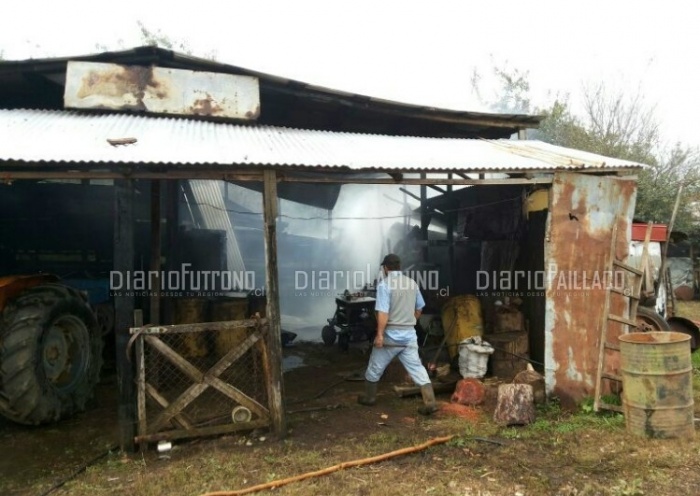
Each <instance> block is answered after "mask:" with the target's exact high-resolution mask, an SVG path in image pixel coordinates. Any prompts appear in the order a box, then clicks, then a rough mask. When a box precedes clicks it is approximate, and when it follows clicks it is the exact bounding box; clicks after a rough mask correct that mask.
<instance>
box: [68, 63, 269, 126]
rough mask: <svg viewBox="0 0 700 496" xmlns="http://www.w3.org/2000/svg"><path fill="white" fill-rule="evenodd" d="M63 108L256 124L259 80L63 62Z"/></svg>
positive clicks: (149, 67)
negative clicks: (144, 113)
mask: <svg viewBox="0 0 700 496" xmlns="http://www.w3.org/2000/svg"><path fill="white" fill-rule="evenodd" d="M63 101H64V106H65V107H66V108H74V109H109V110H133V111H137V112H148V113H155V114H170V115H195V116H196V115H198V116H210V117H222V118H229V119H238V120H255V119H257V118H258V116H259V115H260V87H259V84H258V78H255V77H250V76H237V75H232V74H220V73H213V72H200V71H187V70H180V69H166V68H163V67H154V66H136V65H133V66H125V65H117V64H106V63H97V62H74V61H71V62H68V68H67V71H66V87H65V93H64V98H63Z"/></svg>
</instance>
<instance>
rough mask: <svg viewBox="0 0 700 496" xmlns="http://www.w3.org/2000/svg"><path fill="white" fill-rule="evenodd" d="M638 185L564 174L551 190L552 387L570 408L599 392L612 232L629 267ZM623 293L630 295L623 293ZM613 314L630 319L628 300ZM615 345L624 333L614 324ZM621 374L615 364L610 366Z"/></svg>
mask: <svg viewBox="0 0 700 496" xmlns="http://www.w3.org/2000/svg"><path fill="white" fill-rule="evenodd" d="M636 191H637V187H636V182H635V181H634V180H625V179H619V178H613V177H604V176H592V175H586V174H570V173H558V174H556V175H555V177H554V181H553V183H552V200H551V208H550V214H549V227H548V233H547V236H546V239H545V268H544V270H545V274H546V276H547V279H548V280H549V281H550V282H549V283H548V284H547V287H546V319H545V383H546V386H547V390H548V392H549V393H554V394H555V395H556V396H558V397H559V398H560V399H561V400H562V401H563V402H564V403H566V404H568V405H571V404H573V403H575V402H578V401H580V400H582V399H583V398H585V397H587V396H592V395H593V392H594V389H595V378H596V370H597V366H598V354H599V347H598V344H599V339H600V333H601V328H602V324H603V320H604V304H605V297H606V289H607V286H609V285H610V284H615V285H617V283H618V280H617V279H616V276H614V275H613V274H611V273H610V272H608V271H609V268H610V264H611V261H610V252H611V246H610V244H611V243H612V230H613V225H615V224H617V243H616V246H615V258H616V259H617V260H619V261H622V262H626V261H627V257H628V254H629V242H630V235H631V219H632V215H633V213H634V206H635V199H636ZM618 289H624V288H618ZM610 305H611V306H610V312H611V313H615V314H617V315H626V311H625V309H626V306H627V301H626V298H624V297H622V296H620V295H617V294H615V293H613V294H612V296H611V300H610ZM608 332H609V340H610V342H614V339H613V338H614V336H615V335H616V334H619V333H620V332H622V326H620V325H619V324H616V323H613V322H610V323H609V327H608ZM608 364H610V366H611V367H614V364H613V360H610V361H608Z"/></svg>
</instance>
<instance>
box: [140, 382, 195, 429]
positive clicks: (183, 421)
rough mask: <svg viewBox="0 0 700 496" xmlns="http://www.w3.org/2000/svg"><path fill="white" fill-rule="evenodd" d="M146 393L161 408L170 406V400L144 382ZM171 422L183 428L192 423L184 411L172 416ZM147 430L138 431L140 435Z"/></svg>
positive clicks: (190, 425)
mask: <svg viewBox="0 0 700 496" xmlns="http://www.w3.org/2000/svg"><path fill="white" fill-rule="evenodd" d="M146 393H148V396H150V397H151V398H153V401H155V402H156V403H158V404H159V405H160V406H161V407H163V408H168V407H169V406H170V402H168V400H166V399H165V397H163V396H162V395H161V394H160V393H159V392H158V390H157V389H156V388H154V387H153V386H151V385H150V384H149V383H146ZM172 421H173V424H175V425H178V426H179V427H182V428H183V429H192V423H191V422H190V421H189V420H187V417H186V416H185V414H184V413H178V414H176V415H174V416H173V418H172ZM147 433H148V431H144V432H143V433H141V432H139V436H142V435H144V434H147Z"/></svg>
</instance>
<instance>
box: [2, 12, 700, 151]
mask: <svg viewBox="0 0 700 496" xmlns="http://www.w3.org/2000/svg"><path fill="white" fill-rule="evenodd" d="M223 5H226V6H225V7H224V6H223ZM5 7H6V8H5V12H4V14H3V15H2V18H1V19H0V50H1V51H2V53H3V56H4V58H6V59H24V58H30V57H46V56H59V55H60V56H65V55H76V54H84V53H89V52H94V51H95V50H96V46H97V45H98V44H99V45H102V46H107V47H109V48H115V49H117V48H119V47H123V48H130V47H132V46H136V45H139V44H140V41H141V37H140V32H139V29H138V27H137V21H141V22H143V23H144V25H145V26H147V27H148V28H149V29H151V30H154V31H158V30H159V31H160V32H161V33H163V34H165V35H167V36H169V37H171V38H172V39H173V40H177V41H184V42H185V43H187V45H188V46H189V47H190V49H191V50H192V51H193V52H194V54H195V55H206V54H208V53H212V52H214V53H215V54H216V58H217V60H219V61H220V62H226V63H231V64H235V65H240V66H244V67H248V68H251V69H256V70H259V71H263V72H268V73H272V74H275V75H279V76H284V77H288V78H292V79H299V80H302V81H305V82H308V83H313V84H318V85H321V86H328V87H332V88H337V89H342V90H347V91H351V92H356V93H363V94H368V95H371V96H377V97H383V98H388V99H393V100H400V101H406V102H411V103H418V104H427V105H433V106H439V107H447V108H456V109H469V110H484V108H483V107H482V106H481V104H480V102H479V101H477V100H476V99H475V97H474V95H473V94H472V92H471V89H470V88H471V85H470V80H471V76H472V73H473V71H474V69H475V68H477V69H478V70H479V71H480V72H481V73H482V74H485V75H486V74H488V73H489V72H490V71H491V68H492V67H493V65H494V63H495V64H496V65H498V66H501V67H503V66H506V65H507V66H509V67H514V68H518V69H521V70H527V71H529V74H530V81H531V84H532V90H533V96H534V97H535V101H536V103H540V104H545V103H547V101H548V100H549V99H551V98H552V96H551V95H553V94H557V93H559V94H570V95H571V98H572V100H573V101H574V102H575V101H576V100H577V98H578V96H579V95H580V94H581V88H582V85H584V84H587V83H588V84H595V83H596V82H597V81H601V80H605V81H607V82H608V84H609V85H611V86H612V87H613V88H615V89H618V88H622V89H624V90H625V91H630V92H635V91H637V88H641V91H642V92H643V93H644V95H645V96H646V101H647V102H648V104H650V105H656V107H657V111H658V115H659V118H660V120H661V122H662V125H663V132H664V136H665V138H666V139H667V140H668V141H684V142H687V143H691V144H695V145H700V135H699V133H698V131H697V129H696V128H695V126H694V125H693V124H694V123H691V118H693V117H694V116H696V115H700V100H698V98H696V92H697V90H698V89H700V66H699V64H698V56H697V54H698V49H700V29H699V28H698V19H700V12H699V10H700V9H698V7H697V6H696V4H695V3H693V2H691V1H687V2H686V1H683V2H681V1H666V2H644V1H636V2H632V1H615V2H613V1H612V0H608V1H606V2H603V1H598V0H589V1H586V2H575V3H574V2H562V1H556V2H555V1H551V2H550V1H542V2H537V1H529V2H524V1H502V2H466V1H462V2H456V1H455V2H447V1H440V0H431V1H426V2H411V1H401V2H399V1H397V2H393V1H380V0H374V1H366V0H353V1H350V2H344V1H343V2H341V1H331V0H326V1H312V0H303V1H295V0H286V1H272V0H250V1H229V2H212V1H207V0H199V1H196V2H177V3H176V2H172V1H170V2H160V1H158V2H156V1H151V2H146V1H144V0H140V1H131V0H122V1H120V2H99V1H97V0H91V1H64V2H55V1H41V2H40V1H31V0H24V1H23V2H13V4H12V9H8V8H7V6H5Z"/></svg>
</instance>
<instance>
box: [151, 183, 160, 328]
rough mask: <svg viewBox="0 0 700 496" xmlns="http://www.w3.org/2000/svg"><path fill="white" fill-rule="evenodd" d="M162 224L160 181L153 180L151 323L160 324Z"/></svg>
mask: <svg viewBox="0 0 700 496" xmlns="http://www.w3.org/2000/svg"><path fill="white" fill-rule="evenodd" d="M161 232H162V226H161V223H160V181H158V180H151V273H150V276H151V281H150V282H151V286H150V287H151V288H153V291H151V302H150V303H151V305H150V319H149V320H150V323H151V324H153V325H157V324H159V323H160V293H161V291H160V268H161V267H160V261H161Z"/></svg>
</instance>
